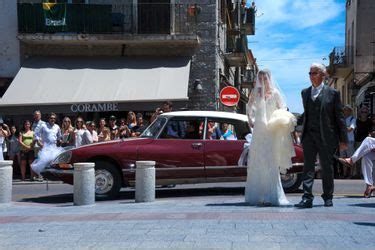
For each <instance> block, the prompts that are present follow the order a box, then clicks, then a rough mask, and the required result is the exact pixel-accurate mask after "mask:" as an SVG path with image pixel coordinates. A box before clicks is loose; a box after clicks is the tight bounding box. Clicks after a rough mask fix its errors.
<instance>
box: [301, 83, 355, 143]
mask: <svg viewBox="0 0 375 250" xmlns="http://www.w3.org/2000/svg"><path fill="white" fill-rule="evenodd" d="M311 88H312V87H311V86H310V87H308V88H306V89H304V90H302V92H301V95H302V101H303V108H304V110H305V112H304V113H303V115H302V118H303V123H302V125H303V131H302V143H303V140H304V137H305V136H306V133H307V131H306V125H307V123H309V122H311V121H310V120H309V116H311V114H310V115H309V114H308V110H309V105H311V104H312V102H313V100H312V99H311ZM319 98H320V100H321V107H320V121H319V124H320V135H321V142H322V144H323V145H322V146H326V147H328V148H337V146H338V144H339V142H344V143H346V142H347V141H348V137H347V130H346V125H345V120H344V115H343V112H342V105H341V100H340V94H339V92H338V91H337V90H335V89H333V88H330V87H328V86H326V85H324V86H323V89H322V90H321V93H320V94H319Z"/></svg>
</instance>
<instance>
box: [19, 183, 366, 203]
mask: <svg viewBox="0 0 375 250" xmlns="http://www.w3.org/2000/svg"><path fill="white" fill-rule="evenodd" d="M364 186H365V185H364V183H363V181H362V180H335V195H338V196H350V197H362V195H363V191H364ZM321 192H322V186H321V180H316V181H315V184H314V193H315V194H316V196H319V195H320V194H321ZM301 193H302V190H299V191H298V192H294V193H289V194H287V195H288V196H300V195H301ZM243 194H244V183H242V182H236V183H208V184H191V185H177V186H176V187H174V188H157V189H156V198H169V197H170V198H172V197H189V196H215V195H228V196H241V195H243ZM12 199H13V201H29V202H38V203H39V202H41V203H66V202H72V200H73V186H71V185H67V184H61V183H56V182H55V183H49V184H48V185H47V184H46V183H38V182H24V183H21V182H14V185H13V197H12ZM118 199H125V200H126V199H134V189H133V188H123V189H122V190H121V193H120V196H119V197H118Z"/></svg>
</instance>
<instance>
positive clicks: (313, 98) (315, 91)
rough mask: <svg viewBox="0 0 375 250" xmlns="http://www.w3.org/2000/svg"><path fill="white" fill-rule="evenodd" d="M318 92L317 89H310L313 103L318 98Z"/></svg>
mask: <svg viewBox="0 0 375 250" xmlns="http://www.w3.org/2000/svg"><path fill="white" fill-rule="evenodd" d="M318 94H319V91H318V89H317V88H311V99H312V100H313V101H315V99H316V98H317V97H318Z"/></svg>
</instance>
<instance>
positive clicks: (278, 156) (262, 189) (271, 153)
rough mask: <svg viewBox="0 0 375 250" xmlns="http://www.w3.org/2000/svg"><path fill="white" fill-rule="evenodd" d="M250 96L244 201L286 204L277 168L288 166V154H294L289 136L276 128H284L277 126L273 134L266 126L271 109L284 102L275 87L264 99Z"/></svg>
mask: <svg viewBox="0 0 375 250" xmlns="http://www.w3.org/2000/svg"><path fill="white" fill-rule="evenodd" d="M252 98H253V100H252V101H251V102H249V111H248V115H249V119H251V121H252V122H253V125H254V126H253V137H252V141H251V144H250V148H249V155H248V161H247V182H246V187H245V202H246V203H248V204H249V205H268V206H269V205H272V206H281V205H287V204H289V202H288V200H287V198H286V196H285V193H284V190H283V187H282V185H281V180H280V170H281V168H282V170H281V171H286V169H285V168H290V167H291V166H292V165H291V156H293V154H294V153H295V152H294V147H293V144H292V138H291V134H290V132H287V131H286V132H282V133H281V134H283V135H280V131H285V130H282V129H277V131H276V136H275V130H276V129H273V130H272V129H270V128H269V127H268V122H269V121H270V118H271V116H272V114H273V112H274V111H275V110H279V109H280V108H285V104H284V103H283V101H282V97H281V95H280V94H279V92H278V91H277V90H274V91H271V93H269V94H268V96H267V97H266V98H264V97H259V96H258V97H257V96H255V97H254V96H253V97H252ZM282 112H286V113H288V112H287V111H286V110H285V111H282ZM283 115H284V113H282V116H283ZM282 118H285V115H284V116H283V117H282ZM288 133H289V134H288ZM285 165H286V166H285Z"/></svg>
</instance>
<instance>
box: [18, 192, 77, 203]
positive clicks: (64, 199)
mask: <svg viewBox="0 0 375 250" xmlns="http://www.w3.org/2000/svg"><path fill="white" fill-rule="evenodd" d="M20 202H35V203H45V204H60V203H69V202H73V194H58V195H48V196H40V197H32V198H23V199H22V200H21V201H20Z"/></svg>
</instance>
